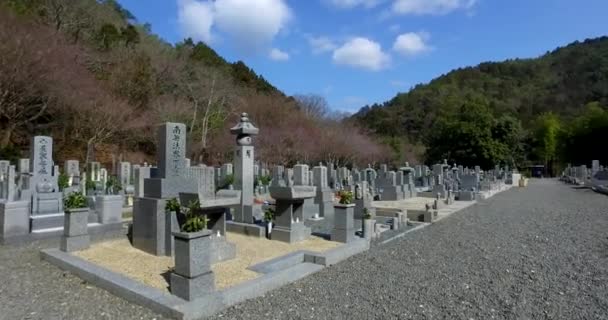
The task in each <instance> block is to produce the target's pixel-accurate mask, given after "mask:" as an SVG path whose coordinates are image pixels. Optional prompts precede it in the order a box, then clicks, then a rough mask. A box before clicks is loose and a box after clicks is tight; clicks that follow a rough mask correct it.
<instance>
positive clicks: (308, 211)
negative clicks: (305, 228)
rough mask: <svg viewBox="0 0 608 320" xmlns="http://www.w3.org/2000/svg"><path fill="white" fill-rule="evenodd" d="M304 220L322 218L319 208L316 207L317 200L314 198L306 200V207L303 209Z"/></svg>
mask: <svg viewBox="0 0 608 320" xmlns="http://www.w3.org/2000/svg"><path fill="white" fill-rule="evenodd" d="M302 211H303V216H304V220H308V219H311V218H312V217H314V216H315V215H316V216H319V217H320V216H321V213H320V212H319V211H320V210H319V206H317V205H315V200H314V199H313V198H310V199H304V205H303V208H302Z"/></svg>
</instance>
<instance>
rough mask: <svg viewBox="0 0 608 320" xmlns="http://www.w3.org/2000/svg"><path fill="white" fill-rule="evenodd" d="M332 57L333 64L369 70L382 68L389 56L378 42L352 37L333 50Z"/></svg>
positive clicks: (386, 63)
mask: <svg viewBox="0 0 608 320" xmlns="http://www.w3.org/2000/svg"><path fill="white" fill-rule="evenodd" d="M332 58H333V61H334V63H335V64H339V65H347V66H351V67H355V68H360V69H366V70H371V71H379V70H382V69H384V68H386V67H388V65H389V63H390V56H389V55H388V54H386V53H384V52H383V51H382V47H381V46H380V44H378V43H377V42H374V41H372V40H369V39H367V38H362V37H357V38H353V39H351V40H349V41H347V42H346V43H345V44H344V45H342V46H341V47H339V48H337V49H336V50H334V54H333V57H332Z"/></svg>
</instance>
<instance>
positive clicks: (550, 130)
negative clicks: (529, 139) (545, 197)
mask: <svg viewBox="0 0 608 320" xmlns="http://www.w3.org/2000/svg"><path fill="white" fill-rule="evenodd" d="M560 135H561V122H560V119H559V118H558V117H557V115H555V114H554V113H552V112H547V113H543V114H541V115H540V116H539V117H538V118H537V119H536V123H535V127H534V134H533V136H534V151H533V153H535V154H536V158H537V159H538V160H540V161H542V162H543V164H544V165H545V168H546V170H547V172H548V173H549V174H553V165H554V162H555V161H556V160H557V159H556V158H557V150H558V149H557V148H558V142H559V140H558V139H559V137H560Z"/></svg>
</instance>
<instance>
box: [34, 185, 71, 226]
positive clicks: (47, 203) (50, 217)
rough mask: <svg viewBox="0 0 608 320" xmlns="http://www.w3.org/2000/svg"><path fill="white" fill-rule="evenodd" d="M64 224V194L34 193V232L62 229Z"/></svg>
mask: <svg viewBox="0 0 608 320" xmlns="http://www.w3.org/2000/svg"><path fill="white" fill-rule="evenodd" d="M62 223H63V193H61V192H49V193H34V194H33V195H32V217H31V224H32V231H35V230H41V229H48V228H57V227H61V225H62Z"/></svg>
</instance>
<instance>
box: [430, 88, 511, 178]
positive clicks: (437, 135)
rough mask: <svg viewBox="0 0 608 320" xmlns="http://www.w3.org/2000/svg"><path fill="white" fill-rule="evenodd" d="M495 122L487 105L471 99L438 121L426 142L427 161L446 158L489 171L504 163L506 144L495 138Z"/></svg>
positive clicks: (438, 160) (437, 160)
mask: <svg viewBox="0 0 608 320" xmlns="http://www.w3.org/2000/svg"><path fill="white" fill-rule="evenodd" d="M494 126H495V122H494V119H493V116H492V113H491V112H490V109H489V108H488V106H487V104H486V103H485V102H483V101H482V100H479V101H475V100H471V101H468V102H466V103H465V104H463V105H462V106H461V107H460V108H459V109H458V111H457V112H453V113H446V114H443V115H442V116H440V117H439V118H438V119H437V121H436V122H435V124H434V126H433V128H432V129H431V130H432V133H431V135H430V138H429V140H428V143H427V153H426V159H427V161H428V162H431V163H433V162H440V161H442V160H443V159H447V160H448V161H449V162H456V163H458V164H462V165H464V166H469V167H472V166H475V165H480V166H482V167H483V168H490V167H492V166H493V165H494V164H498V163H501V162H505V158H504V157H505V153H506V152H505V150H506V149H507V147H506V146H505V145H504V143H503V142H501V141H498V140H496V139H494V137H493V132H492V129H493V128H494Z"/></svg>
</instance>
